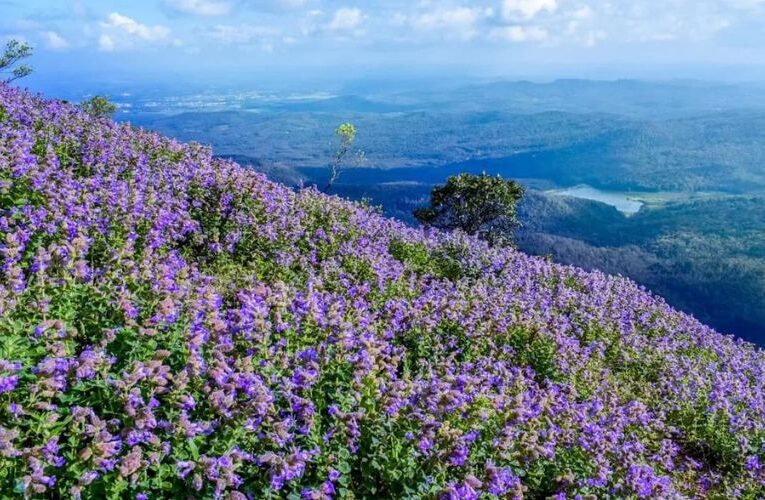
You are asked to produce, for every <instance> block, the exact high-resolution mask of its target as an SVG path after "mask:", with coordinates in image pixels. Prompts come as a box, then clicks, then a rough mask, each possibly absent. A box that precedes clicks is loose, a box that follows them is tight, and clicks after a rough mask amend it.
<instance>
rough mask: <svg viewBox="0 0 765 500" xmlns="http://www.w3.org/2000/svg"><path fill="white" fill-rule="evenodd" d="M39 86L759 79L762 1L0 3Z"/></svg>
mask: <svg viewBox="0 0 765 500" xmlns="http://www.w3.org/2000/svg"><path fill="white" fill-rule="evenodd" d="M10 38H17V39H22V40H26V41H28V42H29V43H31V44H32V45H33V46H34V47H35V56H34V60H33V63H34V66H35V70H36V76H35V80H33V81H34V82H36V83H37V84H43V83H55V82H63V81H71V82H76V81H96V80H97V81H146V82H150V81H167V82H173V81H176V80H177V78H187V79H197V80H199V81H210V82H215V81H218V82H220V81H229V80H230V81H236V80H238V79H248V78H255V77H257V78H261V79H264V80H274V81H277V80H279V79H290V78H292V79H304V80H310V79H312V78H313V79H321V78H326V79H332V78H334V79H341V78H347V79H353V78H361V77H364V76H366V77H387V78H395V77H397V76H399V77H402V78H403V77H404V76H413V77H414V76H418V75H419V76H422V75H429V74H430V75H433V76H438V77H439V78H449V77H450V76H453V77H454V78H459V77H466V76H471V77H492V78H498V77H501V78H509V79H513V78H515V79H518V78H532V79H533V78H535V77H537V78H556V77H598V78H620V77H641V76H643V77H650V78H685V77H691V78H706V77H708V78H711V79H714V78H733V79H735V78H740V79H743V80H747V79H763V80H765V57H763V54H765V52H764V51H763V49H765V0H631V1H630V0H485V1H468V0H463V1H460V0H438V1H436V0H420V1H417V0H372V1H356V2H354V1H352V0H92V1H85V0H71V1H67V0H0V41H4V40H8V39H10Z"/></svg>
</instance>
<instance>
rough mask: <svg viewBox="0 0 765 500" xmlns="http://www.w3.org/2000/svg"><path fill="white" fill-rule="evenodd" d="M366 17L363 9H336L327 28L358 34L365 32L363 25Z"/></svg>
mask: <svg viewBox="0 0 765 500" xmlns="http://www.w3.org/2000/svg"><path fill="white" fill-rule="evenodd" d="M365 19H366V16H365V15H364V13H363V12H362V11H361V9H357V8H348V7H343V8H340V9H337V10H336V11H335V15H334V16H333V17H332V20H331V21H330V22H329V25H328V26H327V28H328V29H329V30H330V31H335V32H340V33H350V34H355V35H358V34H361V33H363V29H362V25H363V24H364V20H365Z"/></svg>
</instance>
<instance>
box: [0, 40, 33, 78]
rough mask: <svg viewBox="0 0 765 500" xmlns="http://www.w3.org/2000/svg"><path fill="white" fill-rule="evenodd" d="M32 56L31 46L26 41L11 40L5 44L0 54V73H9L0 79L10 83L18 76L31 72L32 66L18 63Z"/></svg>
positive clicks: (21, 76) (22, 76)
mask: <svg viewBox="0 0 765 500" xmlns="http://www.w3.org/2000/svg"><path fill="white" fill-rule="evenodd" d="M31 56H32V47H31V46H30V45H29V44H28V43H26V42H20V41H18V40H11V41H9V42H8V43H7V44H6V45H5V50H4V51H3V53H2V55H0V74H2V73H10V75H9V76H8V77H7V78H4V79H3V80H0V81H2V82H4V83H11V82H12V81H14V80H18V79H19V78H24V77H25V76H28V75H29V74H31V73H32V68H31V67H30V66H27V65H25V64H21V65H19V64H18V63H19V62H20V61H22V60H24V59H26V58H28V57H31Z"/></svg>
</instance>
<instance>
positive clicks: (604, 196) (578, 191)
mask: <svg viewBox="0 0 765 500" xmlns="http://www.w3.org/2000/svg"><path fill="white" fill-rule="evenodd" d="M547 192H548V193H550V194H555V195H558V196H573V197H574V198H582V199H584V200H593V201H599V202H601V203H605V204H606V205H610V206H612V207H614V208H616V209H617V210H618V211H620V212H622V213H624V214H627V215H632V214H636V213H638V212H639V211H640V209H641V208H642V207H643V205H644V203H643V202H642V201H637V200H633V199H631V198H630V195H628V194H627V193H620V192H616V191H602V190H600V189H596V188H594V187H592V186H587V185H581V186H574V187H571V188H566V189H555V190H552V191H547Z"/></svg>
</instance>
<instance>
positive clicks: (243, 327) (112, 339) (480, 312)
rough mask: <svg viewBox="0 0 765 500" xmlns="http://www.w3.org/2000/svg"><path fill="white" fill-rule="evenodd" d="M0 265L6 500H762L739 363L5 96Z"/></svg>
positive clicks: (283, 192)
mask: <svg viewBox="0 0 765 500" xmlns="http://www.w3.org/2000/svg"><path fill="white" fill-rule="evenodd" d="M0 266H2V271H3V272H2V273H0V316H1V319H0V403H2V404H0V491H2V492H4V493H6V492H7V493H8V494H15V495H19V496H23V495H26V496H30V497H34V496H39V497H48V498H49V497H80V496H82V497H85V498H100V497H136V498H165V497H180V496H184V497H185V496H189V495H195V496H199V497H204V498H207V497H229V498H237V499H241V498H263V497H269V496H271V497H276V498H282V497H285V498H286V497H289V498H296V497H298V496H302V497H303V498H328V497H333V496H339V497H343V498H387V497H393V498H403V497H409V498H418V497H419V498H433V497H442V498H454V499H457V498H478V497H479V496H481V495H486V497H489V498H491V497H499V498H522V497H527V498H545V497H548V496H552V495H557V497H558V498H565V497H574V496H576V495H595V496H599V497H600V496H602V497H606V496H615V497H635V496H637V497H644V498H645V497H657V498H675V497H682V496H710V497H725V498H727V497H750V498H754V497H760V496H762V495H763V494H765V488H763V481H764V480H765V469H764V468H763V465H762V464H761V460H762V458H764V457H763V453H764V452H763V444H765V387H763V384H764V383H765V382H763V381H764V380H765V356H764V355H763V352H762V351H761V350H759V349H757V348H755V347H754V346H753V345H751V344H748V343H745V342H743V341H741V340H736V339H734V338H733V337H726V336H723V335H720V334H718V333H716V332H714V331H713V330H711V329H710V328H708V327H705V326H704V325H702V324H701V323H699V322H698V321H696V320H695V319H693V318H691V317H690V316H687V315H684V314H682V313H679V312H677V311H675V310H673V309H671V308H670V307H668V306H667V304H666V303H665V302H664V301H663V300H662V299H660V298H658V297H655V296H653V295H651V294H649V293H648V292H646V291H645V290H644V289H642V288H640V287H638V286H637V285H635V284H634V283H633V282H631V281H629V280H626V279H622V278H615V277H609V276H607V275H604V274H601V273H597V272H592V273H587V272H584V271H582V270H580V269H577V268H574V267H564V266H560V265H555V264H552V263H550V262H548V261H546V260H544V259H539V258H534V257H529V256H526V255H524V254H522V253H520V252H518V251H515V250H513V249H510V248H489V247H487V246H486V245H485V244H484V243H482V242H480V241H478V240H475V239H472V238H470V237H466V236H464V235H461V234H446V233H440V232H430V233H428V232H423V231H420V230H415V229H412V228H408V227H406V226H405V225H403V224H401V223H399V222H396V221H394V220H391V219H386V218H383V217H381V216H380V215H378V214H377V213H375V212H373V211H370V210H368V209H366V208H365V207H363V206H361V205H357V204H352V203H349V202H346V201H343V200H341V199H340V198H337V197H328V196H325V195H322V194H320V193H318V192H316V191H314V190H305V191H300V192H294V191H293V190H291V189H289V188H287V187H284V186H282V185H278V184H275V183H272V182H269V181H267V180H266V179H265V177H263V176H262V175H260V174H256V173H254V172H253V171H251V170H247V169H244V168H241V167H240V166H238V165H237V164H236V163H233V162H231V161H225V160H220V159H214V158H213V156H212V152H211V151H210V150H209V149H208V148H204V147H201V146H199V145H184V144H181V143H179V142H176V141H174V140H171V139H168V138H166V137H162V136H160V135H156V134H153V133H149V132H146V131H143V130H138V129H134V128H131V127H130V126H129V125H125V124H116V123H113V122H111V121H108V120H104V119H97V118H94V117H91V116H89V115H87V114H85V113H83V112H81V111H79V110H77V109H76V108H74V107H72V106H70V105H66V104H62V103H60V102H56V101H48V100H43V99H39V98H36V97H33V96H30V95H28V94H26V93H24V92H22V91H19V90H16V89H14V88H11V87H8V86H3V85H0Z"/></svg>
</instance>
